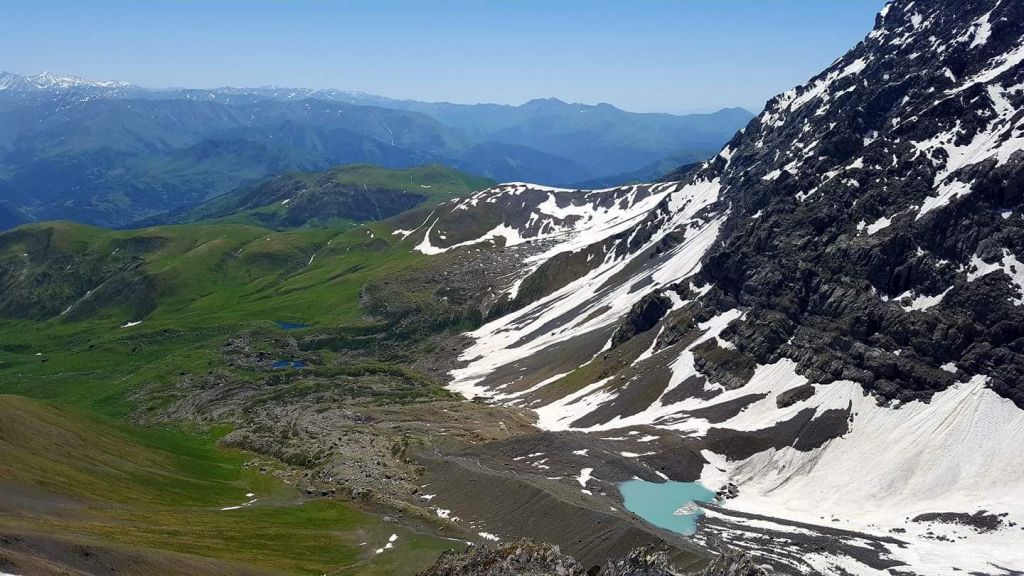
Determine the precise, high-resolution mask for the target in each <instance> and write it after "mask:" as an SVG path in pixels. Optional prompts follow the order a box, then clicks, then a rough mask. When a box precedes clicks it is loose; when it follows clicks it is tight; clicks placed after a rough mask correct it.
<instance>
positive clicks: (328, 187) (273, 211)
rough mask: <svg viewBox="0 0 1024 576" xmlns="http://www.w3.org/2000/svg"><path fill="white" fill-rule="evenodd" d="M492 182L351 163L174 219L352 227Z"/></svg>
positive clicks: (285, 178) (432, 168)
mask: <svg viewBox="0 0 1024 576" xmlns="http://www.w3.org/2000/svg"><path fill="white" fill-rule="evenodd" d="M494 183H495V182H494V181H493V180H489V179H487V178H481V177H477V176H472V175H470V174H466V173H464V172H460V171H458V170H454V169H452V168H448V167H446V166H443V165H440V164H431V165H425V166H417V167H415V168H407V169H388V168H382V167H379V166H373V165H370V164H349V165H345V166H338V167H335V168H331V169H329V170H324V171H317V172H289V173H286V174H281V175H278V176H273V177H270V178H267V179H265V180H263V181H261V182H259V183H257V184H254V185H250V186H244V187H242V188H239V189H237V190H235V191H233V192H231V193H229V194H226V195H224V196H221V197H219V198H217V199H215V200H212V201H210V202H208V203H206V204H203V205H201V206H199V207H197V208H195V209H193V210H191V211H189V212H186V213H184V214H180V215H177V216H175V217H174V218H173V219H172V220H173V221H175V222H196V221H211V220H216V221H220V222H230V223H241V224H254V225H259V226H266V227H270V228H275V229H285V228H298V227H302V226H312V227H331V228H340V227H353V226H355V225H357V224H358V223H363V222H369V221H375V220H384V219H386V218H390V217H392V216H395V215H397V214H400V213H402V212H404V211H406V210H410V209H412V208H423V207H432V206H435V205H437V204H440V203H441V202H444V201H446V200H451V199H452V198H457V197H460V196H466V195H468V194H470V193H472V192H474V191H476V190H481V189H483V188H487V187H489V186H492V185H494Z"/></svg>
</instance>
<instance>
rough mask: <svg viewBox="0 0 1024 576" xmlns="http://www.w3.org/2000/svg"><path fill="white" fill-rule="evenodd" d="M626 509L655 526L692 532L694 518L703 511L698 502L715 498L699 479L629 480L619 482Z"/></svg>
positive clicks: (694, 526)
mask: <svg viewBox="0 0 1024 576" xmlns="http://www.w3.org/2000/svg"><path fill="white" fill-rule="evenodd" d="M619 492H621V493H622V500H623V504H624V505H625V506H626V509H627V510H629V511H630V512H632V513H633V514H636V515H637V516H640V517H641V518H643V519H644V520H647V521H648V522H650V523H651V524H654V525H655V526H658V527H661V528H665V529H666V530H671V531H673V532H678V533H680V534H687V535H689V534H693V533H694V532H696V531H697V518H699V517H700V515H701V514H703V513H704V510H703V509H702V508H701V507H700V506H698V505H697V504H696V503H697V502H714V500H715V493H714V492H712V491H711V490H708V489H707V488H705V487H704V486H703V485H702V484H700V483H699V482H661V483H658V482H647V481H644V480H629V481H628V482H623V483H622V484H619Z"/></svg>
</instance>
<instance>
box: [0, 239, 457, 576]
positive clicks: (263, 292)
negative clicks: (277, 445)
mask: <svg viewBox="0 0 1024 576" xmlns="http://www.w3.org/2000/svg"><path fill="white" fill-rule="evenodd" d="M426 265H427V263H426V259H425V258H424V257H422V256H421V255H419V254H417V253H414V252H412V251H410V250H409V246H408V245H407V243H403V242H402V241H399V240H397V237H395V236H393V235H391V234H390V229H389V227H388V225H387V224H384V223H375V224H370V225H368V226H364V227H361V228H358V229H351V230H347V231H337V230H327V229H303V230H298V231H285V232H273V231H269V230H267V229H264V228H258V227H254V226H245V225H235V224H219V225H208V224H195V225H182V226H165V227H156V228H148V229H143V230H137V231H110V230H102V229H98V228H93V227H89V226H84V225H79V224H72V223H64V222H58V223H47V224H39V225H28V226H24V227H21V228H19V229H16V230H13V231H10V232H7V233H4V234H0V314H2V316H3V317H4V318H5V319H4V320H3V321H2V322H0V394H7V395H8V396H0V484H2V485H4V486H5V490H7V493H18V492H12V491H14V490H17V491H26V490H28V491H31V492H32V494H33V497H32V501H35V499H36V498H37V497H39V498H42V499H43V500H44V501H47V502H54V503H55V504H56V505H55V507H53V510H51V509H50V508H46V509H43V510H37V509H32V508H29V509H19V510H18V513H16V514H13V515H9V516H3V519H2V520H0V528H2V529H3V530H5V531H7V532H9V533H18V534H44V535H50V536H54V537H59V538H61V539H64V540H66V541H68V542H79V541H81V542H90V543H97V542H98V543H99V544H100V545H102V546H114V547H117V546H121V547H129V548H130V549H132V550H133V551H140V550H141V551H143V552H144V553H146V554H165V553H175V554H177V553H182V554H188V555H192V556H200V557H203V558H207V559H214V560H215V561H217V562H226V563H228V564H229V565H235V564H239V563H240V564H244V565H247V566H252V567H257V568H261V569H269V570H272V571H279V572H282V573H310V574H312V573H316V574H321V573H325V572H327V573H332V574H333V573H338V574H403V573H412V572H415V571H416V570H417V569H418V568H422V567H423V566H425V565H427V564H429V563H430V562H431V561H432V559H433V558H435V557H436V555H437V553H438V552H439V551H440V550H443V549H447V548H449V547H451V546H452V543H451V542H450V541H447V540H444V539H440V538H436V537H433V536H427V535H417V534H415V533H413V532H411V531H409V530H407V529H399V528H398V527H397V526H393V525H384V524H383V523H382V522H381V520H380V519H379V518H378V517H377V516H375V515H373V514H369V513H367V512H364V511H361V510H359V509H357V508H355V507H353V506H352V505H349V504H346V503H343V502H338V501H332V500H327V499H324V500H302V499H301V498H300V495H299V494H298V493H297V491H296V490H295V489H294V488H293V487H291V486H288V485H287V484H285V483H283V482H281V481H280V480H277V479H276V478H274V477H273V476H270V475H266V474H258V473H256V472H255V471H253V470H252V469H250V468H244V467H243V466H242V463H243V461H244V460H245V456H244V455H243V454H241V453H238V452H234V451H230V450H224V449H221V448H218V447H217V446H216V440H217V435H216V434H213V433H211V432H210V431H204V430H168V429H160V430H153V429H144V428H139V427H135V426H130V425H128V424H126V423H125V422H126V419H127V418H128V417H129V416H131V415H132V414H133V413H134V411H135V410H136V409H139V408H141V409H143V410H148V409H152V408H154V406H157V407H158V405H159V404H160V403H161V402H166V401H168V400H167V398H170V397H171V396H173V394H170V395H167V394H164V393H163V392H162V391H173V389H174V385H175V384H176V382H177V381H178V379H179V378H180V377H181V375H183V374H186V373H188V374H206V373H208V372H210V371H214V370H216V371H218V373H219V374H220V373H224V374H230V375H231V377H232V378H236V379H241V380H243V381H244V380H246V379H248V378H250V377H251V378H253V379H256V378H266V377H267V373H266V371H265V370H263V371H260V370H257V369H255V368H252V367H246V366H235V367H230V366H227V365H226V363H225V359H224V356H223V354H222V350H221V347H222V346H223V345H224V343H225V342H226V341H227V340H229V339H230V338H232V337H234V336H236V335H238V334H240V333H254V334H258V335H263V336H266V335H269V336H267V338H273V337H277V338H280V337H282V336H284V335H293V334H302V333H303V330H297V331H294V332H285V331H284V330H282V329H280V328H278V327H277V326H275V322H277V321H287V322H297V323H303V324H308V325H310V326H311V328H310V329H309V330H319V331H323V333H324V334H326V335H327V336H328V339H327V340H326V341H325V342H327V343H328V344H332V343H333V344H337V342H338V340H337V339H341V340H345V339H349V340H347V341H349V342H352V341H353V340H351V339H353V338H354V339H355V341H358V343H357V344H356V345H357V346H360V347H366V346H370V345H372V342H374V341H375V339H377V340H379V339H380V338H382V337H384V338H386V337H388V334H390V332H389V331H394V330H398V329H397V328H395V327H396V326H400V327H401V329H400V330H399V331H398V332H395V334H396V336H394V337H393V338H396V339H398V341H400V344H405V342H404V341H401V339H402V338H404V337H405V336H407V335H408V334H410V333H412V332H409V330H412V328H410V326H411V325H415V323H416V322H417V321H416V320H415V318H416V317H417V316H423V317H424V319H422V320H420V321H421V322H423V324H424V325H425V326H429V327H430V329H443V327H444V326H446V325H448V324H446V322H448V323H453V325H455V324H457V323H458V322H459V321H460V318H461V317H462V312H460V311H459V310H457V309H455V308H453V307H450V306H449V307H447V308H446V307H445V306H440V307H438V305H437V304H436V301H435V299H434V298H432V297H431V294H432V291H433V290H435V289H436V286H434V285H432V284H430V283H428V282H424V283H422V284H418V285H408V286H405V287H404V288H403V290H400V291H394V290H391V291H388V290H382V289H380V288H377V289H375V290H374V293H375V297H374V301H375V302H378V303H380V301H381V299H382V298H385V299H389V300H388V302H389V303H390V304H393V305H394V307H395V309H401V310H403V311H404V313H403V314H402V315H401V318H388V317H386V315H385V316H384V317H379V318H376V319H374V318H370V317H367V316H366V314H365V311H364V309H363V307H362V305H361V303H360V298H361V294H362V291H363V289H364V286H366V285H367V284H372V283H374V281H376V280H377V279H380V278H381V277H383V276H386V275H393V274H397V273H399V272H406V271H409V270H416V269H419V268H423V267H424V266H426ZM431 265H433V264H431ZM427 276H429V275H428V274H424V277H427ZM402 299H404V302H403V301H399V300H402ZM381 305H387V304H381ZM435 315H436V316H437V317H439V318H442V319H443V320H441V321H439V320H436V319H435V318H434V317H433V316H435ZM410 322H411V323H412V324H410ZM136 323H137V324H136ZM438 327H441V328H438ZM275 335H276V336H275ZM382 335H383V336H382ZM263 336H261V337H263ZM267 338H264V340H266V339H267ZM331 338H334V339H335V340H332V339H331ZM360 339H362V340H360ZM257 340H259V339H257ZM406 347H407V346H406ZM343 349H344V346H340V347H338V346H335V347H334V348H332V347H331V346H327V345H325V346H323V347H320V348H317V349H315V350H310V351H307V352H305V353H306V354H310V355H313V356H315V357H318V358H324V359H329V358H331V357H333V355H336V354H338V353H339V352H338V350H343ZM329 364H330V363H329V362H326V361H325V362H322V363H321V365H319V366H314V367H311V368H310V369H309V372H308V374H309V376H310V377H311V378H313V379H314V381H319V382H321V383H322V382H351V383H352V385H351V386H352V390H355V391H359V390H362V389H364V388H360V386H361V385H362V382H363V381H362V380H359V379H360V378H367V379H373V378H378V379H379V378H383V377H385V376H386V377H387V378H390V379H392V380H394V381H395V382H396V384H394V385H392V386H391V387H388V388H383V389H380V390H375V389H372V387H366V388H365V389H369V390H371V392H373V393H374V394H377V395H378V396H379V398H380V401H382V402H398V403H401V402H406V401H411V400H415V399H417V398H430V397H432V396H433V395H436V394H437V390H438V389H437V388H436V386H435V385H434V384H432V383H430V382H427V381H424V380H423V379H422V377H421V376H420V375H418V374H416V373H413V372H410V371H408V370H407V369H405V368H403V367H402V366H401V365H400V364H392V363H388V362H377V361H372V360H366V361H363V362H350V363H348V364H345V365H341V366H339V365H337V363H335V364H332V365H329ZM272 376H273V377H278V378H280V379H281V380H282V383H283V384H282V385H281V386H280V387H279V388H278V389H276V390H275V392H274V393H276V394H282V395H287V394H302V393H308V391H309V390H307V389H309V388H311V384H310V383H308V382H301V381H300V382H295V383H292V384H289V377H288V375H287V371H282V372H281V373H280V374H274V375H272ZM367 381H369V380H367ZM317 385H323V384H316V383H315V382H314V384H313V385H312V386H317ZM13 395H16V396H13ZM248 492H253V493H255V494H257V498H258V502H256V503H254V504H253V505H252V506H248V507H245V508H242V509H238V510H228V511H221V510H220V508H223V507H227V506H233V505H238V504H241V503H243V502H245V501H246V498H245V494H246V493H248ZM15 501H16V502H18V501H20V499H17V498H16V499H15ZM0 504H5V505H7V504H9V503H7V502H0ZM54 510H58V511H59V512H54ZM69 511H71V512H69ZM391 533H397V534H398V535H399V539H398V541H397V542H396V543H395V545H394V546H395V547H394V549H393V550H387V551H386V552H385V553H382V554H379V555H377V554H374V553H373V548H374V547H380V546H383V544H384V543H385V542H386V541H387V537H388V536H390V534H391ZM363 542H366V543H367V545H365V546H361V545H360V544H361V543H363ZM190 557H191V556H190Z"/></svg>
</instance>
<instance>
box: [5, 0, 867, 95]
mask: <svg viewBox="0 0 1024 576" xmlns="http://www.w3.org/2000/svg"><path fill="white" fill-rule="evenodd" d="M883 4H884V0H842V1H824V0H771V1H766V0H679V1H667V0H663V1H655V0H649V1H633V2H627V1H625V0H622V1H618V2H613V1H610V0H543V1H542V0H500V1H498V0H494V1H483V0H479V1H471V0H447V1H441V0H437V1H433V0H376V1H370V0H347V1H328V0H292V1H287V2H286V1H269V0H256V1H251V0H250V1H244V2H243V1H241V0H230V1H229V0H206V1H199V0H138V1H134V2H129V1H126V0H91V1H83V0H78V1H69V0H4V1H3V4H2V5H0V19H2V20H3V21H4V34H2V35H0V55H2V56H0V70H8V71H12V72H20V73H36V72H40V71H42V70H49V71H51V72H55V73H67V74H74V75H79V76H85V77H88V78H95V79H112V80H124V81H129V82H134V83H137V84H141V85H143V86H151V87H168V86H195V87H217V86H225V85H230V86H260V85H279V86H303V87H314V88H341V89H346V90H358V91H364V92H372V93H375V94H382V95H385V96H391V97H395V98H412V99H417V100H431V101H435V100H438V101H440V100H444V101H451V102H466V103H473V102H498V103H507V104H518V103H521V102H524V101H526V100H529V99H531V98H540V97H550V96H553V97H557V98H561V99H563V100H567V101H572V102H585V103H597V102H609V103H612V104H615V105H617V106H619V107H621V108H625V109H627V110H635V111H644V112H646V111H661V112H687V111H697V110H709V109H716V108H720V107H723V106H744V107H747V108H749V109H751V110H753V111H755V112H756V111H758V110H760V108H761V107H762V106H763V104H764V101H765V100H767V99H768V98H770V97H771V96H773V95H774V94H776V93H778V92H780V91H782V90H786V89H788V88H790V87H791V86H793V85H795V84H799V83H802V82H803V81H805V80H806V79H807V78H809V77H810V76H812V75H813V74H815V73H816V72H818V71H819V70H821V69H822V68H823V67H825V66H827V65H828V64H829V63H830V62H831V61H832V60H834V59H835V58H837V57H838V56H840V55H841V54H842V53H843V52H845V51H846V50H847V49H848V48H850V47H852V46H853V45H854V44H855V43H856V42H857V41H859V40H860V39H861V38H863V37H864V35H866V34H867V33H868V32H869V31H870V29H871V26H872V24H873V22H874V16H875V14H876V13H877V12H878V10H879V9H880V8H881V7H882V5H883Z"/></svg>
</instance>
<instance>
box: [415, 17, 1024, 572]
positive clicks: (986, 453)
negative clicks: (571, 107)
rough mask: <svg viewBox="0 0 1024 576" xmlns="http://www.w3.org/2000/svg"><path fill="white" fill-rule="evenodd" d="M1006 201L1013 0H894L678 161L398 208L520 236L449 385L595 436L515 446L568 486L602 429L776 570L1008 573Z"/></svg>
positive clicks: (1017, 522)
mask: <svg viewBox="0 0 1024 576" xmlns="http://www.w3.org/2000/svg"><path fill="white" fill-rule="evenodd" d="M1022 203H1024V5H1022V4H1021V3H1019V2H1011V1H1009V0H965V1H957V2H937V1H935V2H927V1H925V2H922V1H913V2H911V1H898V2H893V3H890V4H889V5H887V6H886V8H885V9H884V10H883V11H882V12H881V13H880V14H879V15H878V17H877V23H876V27H875V29H874V30H873V31H872V32H871V33H870V34H869V35H868V36H867V38H865V39H864V41H863V42H861V43H859V44H858V45H857V46H856V47H854V48H853V49H852V50H850V51H849V52H848V53H847V54H846V55H845V56H843V57H842V58H840V59H838V60H837V61H835V62H834V63H833V64H832V66H830V67H829V68H828V69H826V70H824V71H823V72H821V73H820V74H819V75H817V76H815V77H814V78H811V79H810V80H809V81H808V82H807V83H806V84H804V85H802V86H798V87H796V88H794V89H793V90H790V91H787V92H785V93H783V94H780V95H778V96H777V97H775V98H773V99H772V100H771V101H769V102H768V104H767V106H766V107H765V109H764V111H762V112H761V113H760V114H759V115H758V116H757V117H756V118H755V119H754V120H753V121H752V122H751V123H750V124H749V125H748V126H747V127H746V128H745V129H744V130H743V131H741V133H739V134H737V135H736V137H735V138H733V139H732V140H731V141H730V142H729V144H728V145H727V146H726V147H725V148H724V149H723V150H722V151H721V152H720V153H719V154H718V156H716V157H715V158H714V159H712V160H710V161H708V162H706V163H704V165H703V166H702V167H701V168H700V169H699V170H697V171H696V172H694V173H693V174H692V175H690V176H689V177H688V178H686V179H685V180H683V181H680V182H668V183H661V184H653V185H637V186H627V187H623V188H614V189H609V190H599V191H594V192H586V193H582V192H576V191H571V190H560V189H554V188H546V187H541V186H532V185H528V184H509V185H503V186H499V187H496V188H492V189H490V190H486V191H483V192H480V193H477V194H475V195H473V196H470V197H469V198H467V199H465V200H461V201H453V202H451V203H449V204H447V205H443V206H442V207H441V208H440V209H438V210H435V211H434V212H432V213H431V214H430V215H429V216H428V217H426V218H425V219H423V220H422V223H419V222H417V224H419V225H418V226H417V227H415V229H409V230H404V231H399V232H398V233H399V234H401V235H408V237H410V238H412V239H413V240H414V241H416V242H417V250H419V251H421V252H423V253H425V254H439V253H447V252H452V251H458V250H469V249H482V248H481V247H484V246H488V245H495V246H503V247H504V248H503V250H506V251H507V250H509V249H510V248H512V247H514V248H515V250H516V252H517V253H518V254H520V255H522V256H521V258H522V259H521V262H522V266H521V272H520V273H519V274H517V275H515V276H514V278H513V279H510V281H509V282H508V286H507V287H506V288H504V289H503V290H502V291H501V293H500V294H497V295H496V296H495V298H494V300H495V303H494V304H493V306H492V307H491V308H490V314H489V316H488V321H487V322H486V323H485V324H483V325H482V326H481V327H480V328H478V329H476V330H474V331H473V332H471V333H470V334H469V337H470V345H469V346H468V347H467V348H466V349H465V350H464V351H462V353H461V354H460V356H459V361H460V363H459V365H458V367H457V368H455V369H454V370H452V372H451V378H452V381H451V383H450V385H449V389H451V390H453V391H457V392H459V393H461V394H463V395H465V396H466V397H469V398H474V399H483V400H485V401H487V402H491V403H496V404H500V405H506V406H517V407H524V408H530V409H532V410H533V411H535V413H536V414H537V425H538V426H539V427H540V428H542V429H544V430H548V431H553V432H560V433H563V434H565V433H570V432H572V433H575V432H586V433H587V434H588V435H590V436H593V437H594V438H601V439H603V440H605V441H612V442H611V443H610V444H609V443H607V442H606V443H605V444H603V445H602V449H601V450H599V451H598V450H593V449H592V450H590V451H589V452H588V451H587V450H580V451H578V452H569V453H564V452H558V451H557V450H558V448H557V446H558V442H560V441H558V442H556V441H554V440H553V441H552V445H543V446H538V447H537V448H536V450H533V452H536V453H538V454H539V453H543V455H544V459H545V460H558V461H561V462H563V463H564V462H570V461H571V462H573V463H575V465H576V468H577V473H576V474H575V475H573V476H574V477H567V478H565V480H564V482H565V483H567V484H572V483H573V482H576V481H577V480H578V486H577V487H578V488H580V489H581V491H582V492H584V494H586V495H589V494H591V493H597V492H602V493H604V492H611V493H614V492H615V484H616V483H617V482H619V481H621V480H624V479H627V478H628V476H627V477H626V478H623V477H622V475H621V471H620V470H613V469H612V468H613V466H612V465H611V463H610V462H609V454H611V453H614V454H617V455H619V456H621V457H625V458H629V459H632V460H635V461H636V462H637V463H642V464H644V465H646V467H647V468H648V469H649V470H650V472H649V473H647V474H637V476H639V477H640V478H643V479H648V480H654V481H657V477H658V476H660V477H661V478H662V479H664V480H668V479H671V480H676V481H695V480H699V481H700V482H701V483H702V484H703V485H704V486H706V487H708V488H710V489H711V490H717V491H719V499H718V500H716V502H715V503H714V504H709V505H706V506H705V509H706V512H705V515H704V518H703V522H702V527H701V528H700V530H698V532H697V534H696V536H695V539H696V540H697V541H700V542H704V543H708V544H711V543H713V542H715V541H726V542H729V543H731V544H732V545H736V546H741V547H746V548H754V549H759V550H760V551H761V554H762V555H763V556H764V557H765V558H768V559H770V560H771V562H772V563H773V564H777V565H778V567H779V569H781V570H783V571H785V572H787V573H790V572H793V573H812V572H813V573H850V574H882V573H899V574H922V575H923V574H953V573H957V572H964V573H972V574H1010V573H1017V572H1016V570H1020V569H1022V568H1024V548H1022V547H1021V546H1020V542H1021V541H1022V539H1024V508H1022V507H1021V496H1022V495H1024V459H1021V457H1020V448H1021V442H1022V440H1024V264H1022V262H1021V258H1024V219H1022V218H1024V210H1022V208H1024V206H1022ZM471 247H472V248H471ZM558 437H560V436H554V437H553V438H558ZM608 446H614V448H608ZM438 500H439V501H441V502H442V503H444V504H445V505H446V506H447V505H448V504H450V505H451V506H452V507H453V509H454V510H455V512H462V511H461V510H459V507H458V503H457V502H450V501H449V500H447V499H445V498H444V494H443V493H442V494H439V495H438ZM455 512H453V513H455Z"/></svg>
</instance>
